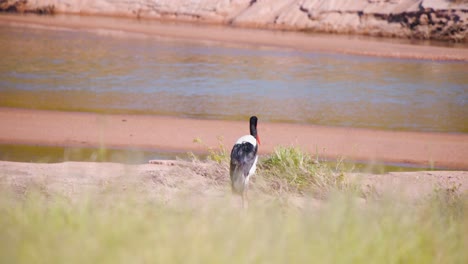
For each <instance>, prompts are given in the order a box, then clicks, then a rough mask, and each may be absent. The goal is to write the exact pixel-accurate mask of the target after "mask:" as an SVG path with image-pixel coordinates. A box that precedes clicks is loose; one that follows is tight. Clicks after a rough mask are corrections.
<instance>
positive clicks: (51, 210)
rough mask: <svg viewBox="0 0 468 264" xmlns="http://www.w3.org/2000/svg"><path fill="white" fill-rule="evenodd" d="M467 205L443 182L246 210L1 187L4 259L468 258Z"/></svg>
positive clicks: (272, 260) (452, 260)
mask: <svg viewBox="0 0 468 264" xmlns="http://www.w3.org/2000/svg"><path fill="white" fill-rule="evenodd" d="M465 198H466V197H465ZM467 206H468V204H467V200H466V199H463V197H461V196H459V195H457V194H454V193H448V192H445V191H436V192H434V195H433V196H431V197H428V199H424V200H421V201H418V202H412V203H409V202H407V201H400V200H398V199H386V198H380V199H369V200H367V202H365V203H362V201H361V200H359V199H356V197H354V196H352V195H349V194H345V193H342V192H334V193H333V194H331V195H330V196H329V198H328V199H327V200H325V201H324V202H323V205H322V206H320V207H319V208H313V207H310V208H308V207H306V208H305V209H304V210H297V209H292V208H288V207H284V206H281V205H280V204H276V205H275V204H272V205H268V206H267V207H264V206H263V207H262V206H259V204H256V203H255V201H254V202H253V203H252V205H251V207H250V208H249V211H247V212H245V211H239V210H236V209H234V208H231V207H229V206H225V205H224V204H215V203H213V204H210V205H208V206H207V207H206V208H205V209H203V210H195V209H183V208H175V207H169V206H165V205H163V204H158V203H149V202H145V203H142V202H136V201H135V200H134V199H132V197H131V196H129V197H118V198H109V199H106V198H104V199H100V200H97V199H93V198H91V197H88V198H85V197H83V199H82V200H80V201H78V202H71V201H68V200H66V199H64V198H62V197H59V196H52V197H50V196H45V195H43V194H41V193H40V191H37V192H36V191H33V192H29V193H28V194H27V195H25V196H24V197H22V198H21V199H18V197H15V195H14V194H12V193H9V192H8V191H4V190H3V191H2V192H1V194H0V215H1V217H0V262H2V263H467V261H468V252H467V250H466V249H467V248H468V244H467V240H468V237H467V234H468V221H467V216H468V215H467V210H468V207H467Z"/></svg>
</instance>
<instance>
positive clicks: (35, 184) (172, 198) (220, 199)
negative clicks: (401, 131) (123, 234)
mask: <svg viewBox="0 0 468 264" xmlns="http://www.w3.org/2000/svg"><path fill="white" fill-rule="evenodd" d="M228 175H229V172H228V168H227V167H224V166H221V165H218V164H216V163H196V162H195V163H191V162H178V163H175V165H174V164H172V165H171V164H169V163H161V164H141V165H125V164H119V163H93V162H65V163H57V164H38V163H19V162H6V161H0V188H6V189H7V190H9V191H12V192H13V193H15V194H17V195H18V197H22V196H24V195H26V194H27V193H28V192H31V191H40V192H41V193H42V194H44V195H46V196H57V195H58V196H59V197H66V198H68V199H71V200H72V201H79V200H82V199H86V197H89V195H93V194H94V195H97V194H100V195H104V194H106V195H107V196H112V197H119V196H120V195H128V194H129V193H128V191H129V192H131V191H134V192H135V193H132V197H133V199H136V200H139V201H148V200H149V201H153V202H161V203H164V204H166V205H171V206H189V207H193V208H203V206H208V205H212V204H218V203H219V204H223V203H225V202H228V201H231V204H232V206H234V207H239V206H240V203H239V202H240V201H239V200H238V199H237V197H233V196H231V195H230V193H231V190H230V188H229V176H228ZM255 177H256V178H255V180H254V182H253V183H252V184H251V192H250V195H251V197H252V199H253V200H255V201H256V204H257V205H258V204H268V203H271V202H272V201H274V200H275V199H277V198H278V197H275V194H274V192H271V190H270V191H265V186H263V185H264V184H265V182H264V179H262V178H261V177H260V176H255ZM347 178H349V181H351V182H354V183H356V184H358V185H359V186H361V187H360V188H362V189H363V191H366V190H367V191H372V192H375V194H378V195H384V194H387V195H394V196H392V197H398V199H410V200H418V199H425V198H428V197H429V196H430V195H431V194H433V193H434V191H435V190H438V189H440V190H446V189H447V190H448V189H451V188H456V190H455V191H456V192H457V193H459V194H463V193H466V191H467V190H468V172H466V171H418V172H392V173H388V174H383V175H372V174H359V175H355V174H352V175H347ZM262 186H263V187H262ZM106 190H113V192H109V191H107V192H106ZM267 190H269V189H268V188H267ZM286 197H287V201H286V202H287V203H288V204H289V205H290V206H293V207H299V208H304V207H318V206H321V205H322V203H323V201H322V200H320V199H315V198H312V197H308V196H302V195H299V194H294V193H289V194H288V195H287V196H285V198H286Z"/></svg>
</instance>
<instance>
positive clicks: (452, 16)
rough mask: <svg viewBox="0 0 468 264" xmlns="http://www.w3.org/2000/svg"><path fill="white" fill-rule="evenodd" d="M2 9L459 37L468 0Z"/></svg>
mask: <svg viewBox="0 0 468 264" xmlns="http://www.w3.org/2000/svg"><path fill="white" fill-rule="evenodd" d="M0 10H3V11H7V12H32V13H39V14H52V13H68V14H93V15H107V16H127V17H135V18H156V19H163V20H174V21H189V22H205V23H218V24H225V25H235V26H242V27H256V28H273V29H288V30H306V31H313V32H326V33H346V34H361V35H370V36H386V37H400V38H416V39H437V40H451V41H457V42H466V40H467V32H468V31H467V23H468V22H467V17H468V14H467V11H468V3H467V2H466V1H463V0H462V1H453V0H399V1H394V0H391V1H386V0H359V1H323V0H302V1H297V0H283V1H251V0H241V1H221V0H205V1H191V0H178V1H172V0H163V1H109V0H99V1H76V0H67V1H58V0H54V1H50V0H42V1H41V0H39V1H34V2H33V1H27V0H26V1H25V0H8V1H1V2H0Z"/></svg>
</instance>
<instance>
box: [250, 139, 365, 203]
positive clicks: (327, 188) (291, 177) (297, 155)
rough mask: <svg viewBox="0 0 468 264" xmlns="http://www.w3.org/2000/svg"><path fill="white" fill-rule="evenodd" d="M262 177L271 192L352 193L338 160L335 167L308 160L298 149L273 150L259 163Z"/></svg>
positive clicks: (306, 154) (312, 159) (278, 148)
mask: <svg viewBox="0 0 468 264" xmlns="http://www.w3.org/2000/svg"><path fill="white" fill-rule="evenodd" d="M260 169H261V171H260V173H259V174H260V175H262V176H263V177H264V178H265V179H267V181H269V182H270V185H271V186H272V187H273V188H274V189H281V190H285V191H293V192H300V193H303V192H312V194H314V195H316V196H320V197H323V196H326V195H327V194H328V193H330V192H331V191H334V190H347V191H351V190H353V191H356V190H357V189H356V188H355V186H354V185H353V184H351V183H350V182H349V181H348V179H347V178H346V176H345V167H344V166H343V163H342V161H341V160H340V161H338V162H337V163H336V165H335V166H332V165H330V164H329V163H325V162H322V161H320V160H319V159H318V157H316V158H312V157H311V156H310V155H309V154H308V153H306V152H304V151H302V150H301V149H300V148H298V147H277V148H276V149H275V151H274V153H273V154H271V155H269V156H267V157H266V158H265V159H264V160H262V162H261V163H260Z"/></svg>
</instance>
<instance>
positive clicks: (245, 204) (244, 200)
mask: <svg viewBox="0 0 468 264" xmlns="http://www.w3.org/2000/svg"><path fill="white" fill-rule="evenodd" d="M242 208H244V209H248V208H249V202H248V201H247V189H244V191H243V192H242Z"/></svg>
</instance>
